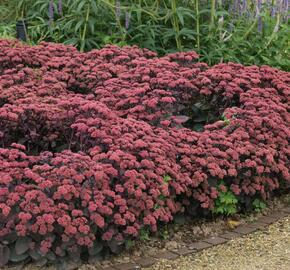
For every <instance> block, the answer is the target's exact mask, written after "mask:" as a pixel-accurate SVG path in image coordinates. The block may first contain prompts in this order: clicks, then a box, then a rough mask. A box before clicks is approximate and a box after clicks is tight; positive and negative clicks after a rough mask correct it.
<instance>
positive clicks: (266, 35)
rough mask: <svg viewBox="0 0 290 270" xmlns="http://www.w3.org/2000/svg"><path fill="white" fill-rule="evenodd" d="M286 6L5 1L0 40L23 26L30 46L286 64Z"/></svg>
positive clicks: (278, 2)
mask: <svg viewBox="0 0 290 270" xmlns="http://www.w3.org/2000/svg"><path fill="white" fill-rule="evenodd" d="M288 2H289V1H284V0H274V1H266V0H228V1H225V0H223V1H220V0H210V1H208V0H205V1H197V0H185V1H181V0H170V1H169V0H166V1H159V0H149V1H148V0H146V1H143V0H126V1H125V0H124V1H119V0H37V1H35V0H33V1H32V0H17V1H15V0H9V1H1V4H0V5H1V6H0V12H1V11H2V14H1V13H0V18H2V22H1V21H0V36H5V37H7V36H15V33H14V31H15V30H14V29H15V21H16V20H17V19H20V18H22V17H25V18H26V19H27V21H28V22H29V37H30V42H31V43H33V44H36V43H38V42H40V41H43V40H45V41H53V42H63V43H65V44H72V45H75V46H77V47H78V48H79V49H81V50H91V49H93V48H102V47H103V46H104V45H106V44H117V45H126V44H128V45H133V44H136V45H138V46H139V47H143V48H148V49H150V50H153V51H156V52H157V53H158V54H159V55H164V54H166V53H170V52H175V51H188V50H189V51H191V50H195V51H197V52H198V53H199V54H200V56H201V57H200V60H201V61H204V62H206V63H208V64H210V65H213V64H217V63H220V62H228V61H233V62H239V63H242V64H246V65H249V64H256V65H261V64H268V65H271V66H274V67H279V68H281V69H284V70H289V69H290V64H289V57H288V55H289V47H290V46H289V35H290V34H289V4H288Z"/></svg>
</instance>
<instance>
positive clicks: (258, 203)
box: [253, 199, 267, 212]
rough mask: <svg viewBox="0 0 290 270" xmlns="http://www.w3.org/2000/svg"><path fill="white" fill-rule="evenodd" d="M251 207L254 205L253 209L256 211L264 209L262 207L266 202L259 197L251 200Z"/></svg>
mask: <svg viewBox="0 0 290 270" xmlns="http://www.w3.org/2000/svg"><path fill="white" fill-rule="evenodd" d="M253 207H254V210H255V211H256V212H261V211H262V210H264V209H265V208H266V207H267V205H266V203H265V202H263V201H262V200H260V199H255V200H254V201H253Z"/></svg>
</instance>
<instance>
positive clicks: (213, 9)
mask: <svg viewBox="0 0 290 270" xmlns="http://www.w3.org/2000/svg"><path fill="white" fill-rule="evenodd" d="M214 20H215V0H211V8H210V25H209V28H210V30H211V29H212V28H213V27H214Z"/></svg>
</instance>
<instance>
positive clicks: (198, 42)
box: [195, 0, 200, 52]
mask: <svg viewBox="0 0 290 270" xmlns="http://www.w3.org/2000/svg"><path fill="white" fill-rule="evenodd" d="M198 1H199V0H195V13H196V45H197V51H198V52H199V51H200V36H199V35H200V29H199V6H198Z"/></svg>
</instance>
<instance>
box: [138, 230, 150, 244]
mask: <svg viewBox="0 0 290 270" xmlns="http://www.w3.org/2000/svg"><path fill="white" fill-rule="evenodd" d="M140 240H141V241H149V240H150V233H149V230H148V229H147V228H142V229H141V230H140Z"/></svg>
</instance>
